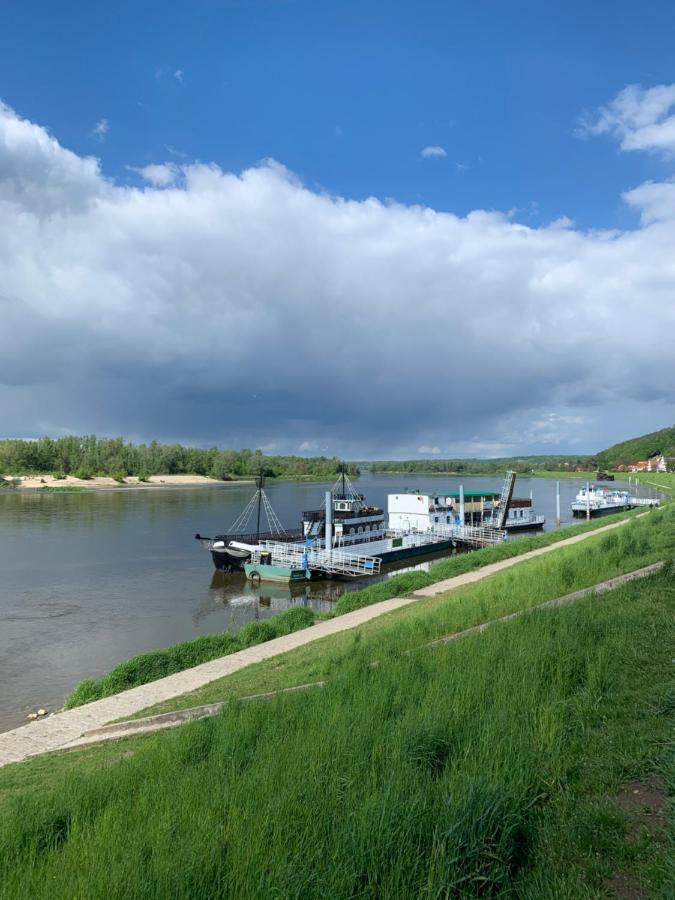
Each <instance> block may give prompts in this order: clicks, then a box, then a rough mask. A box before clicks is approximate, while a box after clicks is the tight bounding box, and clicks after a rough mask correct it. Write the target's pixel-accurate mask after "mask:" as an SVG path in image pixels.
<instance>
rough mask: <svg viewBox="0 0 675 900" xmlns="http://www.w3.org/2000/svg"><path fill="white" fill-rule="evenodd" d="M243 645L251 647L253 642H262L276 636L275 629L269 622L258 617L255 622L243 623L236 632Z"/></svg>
mask: <svg viewBox="0 0 675 900" xmlns="http://www.w3.org/2000/svg"><path fill="white" fill-rule="evenodd" d="M237 637H238V638H239V640H240V641H241V644H242V646H243V647H252V646H253V645H254V644H263V643H264V642H265V641H271V640H272V639H273V638H275V637H277V631H276V628H275V627H274V625H273V624H272V623H271V622H267V621H266V620H265V619H259V620H258V621H257V622H249V623H248V625H244V627H243V628H242V629H241V631H240V632H239V633H238V634H237Z"/></svg>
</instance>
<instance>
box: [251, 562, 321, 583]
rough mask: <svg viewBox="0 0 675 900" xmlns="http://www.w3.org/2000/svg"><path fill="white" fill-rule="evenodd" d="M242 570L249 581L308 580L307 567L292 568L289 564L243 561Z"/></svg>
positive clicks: (309, 575) (309, 574)
mask: <svg viewBox="0 0 675 900" xmlns="http://www.w3.org/2000/svg"><path fill="white" fill-rule="evenodd" d="M244 572H246V577H247V578H249V579H250V580H251V581H283V582H290V581H308V580H309V579H310V578H311V577H312V575H311V572H310V571H309V569H292V568H291V567H290V566H270V565H266V564H263V563H244Z"/></svg>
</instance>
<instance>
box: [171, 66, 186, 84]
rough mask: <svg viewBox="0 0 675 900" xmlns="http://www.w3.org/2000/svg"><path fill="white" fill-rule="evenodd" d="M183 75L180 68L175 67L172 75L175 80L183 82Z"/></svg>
mask: <svg viewBox="0 0 675 900" xmlns="http://www.w3.org/2000/svg"><path fill="white" fill-rule="evenodd" d="M184 76H185V73H184V72H183V70H182V69H176V71H175V72H174V73H173V77H174V78H175V79H176V81H178V82H180V84H182V83H183V78H184Z"/></svg>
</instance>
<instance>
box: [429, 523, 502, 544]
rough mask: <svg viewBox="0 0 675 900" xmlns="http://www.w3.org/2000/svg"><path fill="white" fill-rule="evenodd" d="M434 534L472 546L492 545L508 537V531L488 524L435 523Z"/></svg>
mask: <svg viewBox="0 0 675 900" xmlns="http://www.w3.org/2000/svg"><path fill="white" fill-rule="evenodd" d="M432 533H433V534H437V535H439V536H440V537H441V538H445V539H446V540H447V539H448V538H450V539H452V540H454V541H457V543H458V544H468V545H469V546H471V547H492V546H493V545H494V544H501V542H502V541H503V540H505V539H506V532H504V531H502V530H501V529H499V528H491V527H490V526H487V525H440V524H439V525H434V527H433V529H432Z"/></svg>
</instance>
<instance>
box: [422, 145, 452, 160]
mask: <svg viewBox="0 0 675 900" xmlns="http://www.w3.org/2000/svg"><path fill="white" fill-rule="evenodd" d="M447 155H448V154H447V152H446V151H445V150H444V149H443V147H438V146H436V145H432V146H429V147H424V148H423V149H422V150H421V151H420V156H421V157H422V159H441V158H443V157H445V156H447Z"/></svg>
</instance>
